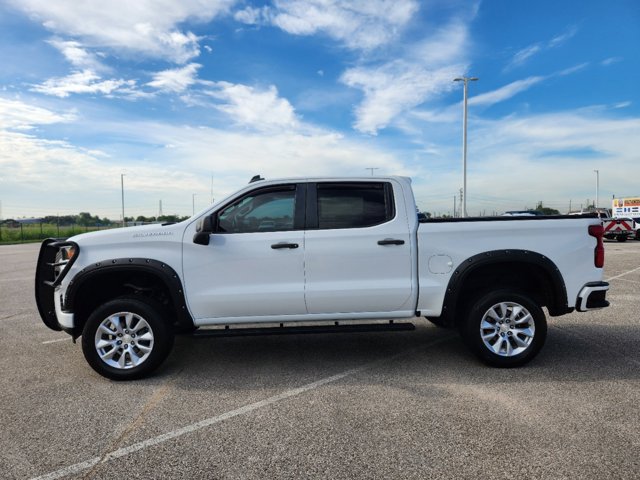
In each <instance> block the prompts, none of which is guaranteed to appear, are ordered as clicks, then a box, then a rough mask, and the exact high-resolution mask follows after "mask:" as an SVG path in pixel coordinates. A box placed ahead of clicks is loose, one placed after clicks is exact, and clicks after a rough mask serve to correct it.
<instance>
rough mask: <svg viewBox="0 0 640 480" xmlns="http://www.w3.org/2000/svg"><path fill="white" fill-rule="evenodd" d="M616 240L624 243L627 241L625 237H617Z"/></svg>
mask: <svg viewBox="0 0 640 480" xmlns="http://www.w3.org/2000/svg"><path fill="white" fill-rule="evenodd" d="M616 240H617V241H619V242H626V241H627V236H626V235H618V236H617V237H616Z"/></svg>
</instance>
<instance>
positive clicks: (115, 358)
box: [82, 297, 173, 380]
mask: <svg viewBox="0 0 640 480" xmlns="http://www.w3.org/2000/svg"><path fill="white" fill-rule="evenodd" d="M172 346H173V332H172V330H171V328H170V326H169V324H168V322H167V321H166V319H165V318H164V316H163V315H162V313H161V309H160V308H159V306H156V305H155V304H154V303H153V302H152V301H151V300H148V299H145V298H140V299H138V298H131V297H122V298H118V299H115V300H112V301H110V302H107V303H105V304H104V305H102V306H101V307H99V308H97V309H96V310H95V311H94V312H93V313H92V314H91V315H90V316H89V318H88V320H87V323H86V324H85V326H84V329H83V332H82V352H83V353H84V357H85V359H86V360H87V362H88V363H89V365H91V368H93V369H94V370H95V371H96V372H98V373H99V374H100V375H102V376H104V377H107V378H111V379H113V380H133V379H136V378H140V377H143V376H145V375H147V374H149V373H151V372H152V371H153V370H155V369H156V368H157V367H158V366H159V365H160V364H161V363H162V362H163V361H164V360H165V358H166V357H167V356H168V355H169V352H170V351H171V347H172Z"/></svg>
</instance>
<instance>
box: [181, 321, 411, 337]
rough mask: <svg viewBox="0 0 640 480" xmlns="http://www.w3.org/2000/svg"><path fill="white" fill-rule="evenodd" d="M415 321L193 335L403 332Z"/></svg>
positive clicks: (208, 331) (211, 331)
mask: <svg viewBox="0 0 640 480" xmlns="http://www.w3.org/2000/svg"><path fill="white" fill-rule="evenodd" d="M415 329H416V326H415V325H414V324H413V323H394V322H393V321H390V322H389V323H365V324H355V325H350V324H345V325H340V324H339V323H338V322H336V323H335V325H311V326H302V325H296V326H293V327H285V326H284V325H283V324H280V326H279V327H258V328H229V327H228V326H226V327H225V328H210V329H207V328H204V329H201V330H196V331H195V332H193V333H192V334H191V335H192V336H194V337H246V336H256V335H300V334H309V333H361V332H401V331H408V330H415Z"/></svg>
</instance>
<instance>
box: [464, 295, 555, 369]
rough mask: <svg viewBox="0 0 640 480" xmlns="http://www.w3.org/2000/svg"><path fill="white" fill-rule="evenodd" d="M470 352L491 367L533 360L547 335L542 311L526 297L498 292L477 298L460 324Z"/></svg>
mask: <svg viewBox="0 0 640 480" xmlns="http://www.w3.org/2000/svg"><path fill="white" fill-rule="evenodd" d="M461 333H462V336H463V338H464V340H465V342H466V343H467V345H468V346H469V347H470V349H471V350H472V351H473V352H474V353H475V354H476V355H477V356H478V357H479V358H480V359H481V360H482V361H483V362H485V363H486V364H488V365H491V366H494V367H518V366H520V365H524V364H525V363H527V362H529V361H530V360H531V359H532V358H533V357H535V356H536V355H537V354H538V352H539V351H540V349H541V348H542V345H543V344H544V341H545V339H546V336H547V320H546V317H545V315H544V312H543V311H542V308H540V306H539V305H538V304H537V303H536V302H535V301H533V300H532V299H531V298H530V297H528V296H527V295H524V294H522V293H519V292H515V291H511V290H500V291H496V292H490V293H487V294H485V295H483V296H481V297H479V298H478V299H477V300H476V301H475V302H473V303H472V305H471V307H470V308H469V310H467V317H466V319H465V321H464V323H463V324H462V325H461Z"/></svg>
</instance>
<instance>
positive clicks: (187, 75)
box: [147, 63, 202, 93]
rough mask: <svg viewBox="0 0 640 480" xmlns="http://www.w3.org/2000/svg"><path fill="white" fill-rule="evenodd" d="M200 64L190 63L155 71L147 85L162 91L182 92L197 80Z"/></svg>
mask: <svg viewBox="0 0 640 480" xmlns="http://www.w3.org/2000/svg"><path fill="white" fill-rule="evenodd" d="M201 66H202V65H200V64H197V63H190V64H188V65H186V66H184V67H182V68H175V69H170V70H164V71H162V72H157V73H155V74H154V75H153V80H152V81H151V82H149V83H147V85H148V86H150V87H153V88H157V89H158V90H161V91H164V92H175V93H180V92H183V91H184V90H186V89H187V88H188V87H190V86H191V85H193V84H194V83H196V82H197V76H198V69H199V68H200V67H201Z"/></svg>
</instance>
